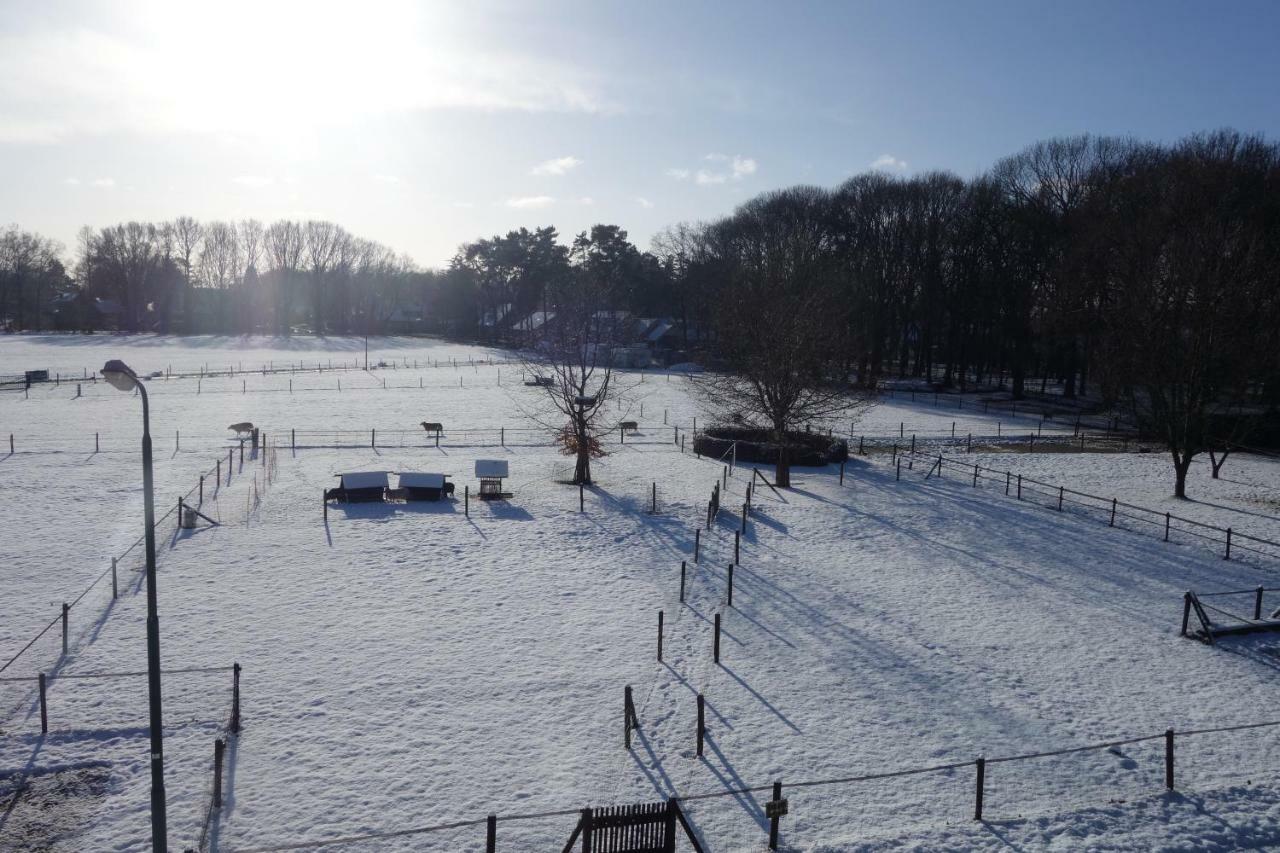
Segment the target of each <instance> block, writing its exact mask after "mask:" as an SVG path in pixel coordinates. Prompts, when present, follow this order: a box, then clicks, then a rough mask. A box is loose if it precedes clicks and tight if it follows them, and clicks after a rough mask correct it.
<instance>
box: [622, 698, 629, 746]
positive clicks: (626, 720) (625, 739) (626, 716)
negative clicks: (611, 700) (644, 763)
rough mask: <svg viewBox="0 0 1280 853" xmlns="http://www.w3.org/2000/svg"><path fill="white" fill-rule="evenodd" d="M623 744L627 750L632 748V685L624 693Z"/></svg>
mask: <svg viewBox="0 0 1280 853" xmlns="http://www.w3.org/2000/svg"><path fill="white" fill-rule="evenodd" d="M622 742H623V743H624V744H625V745H626V747H627V749H630V748H631V685H630V684H628V685H627V686H626V688H625V689H624V690H623V693H622Z"/></svg>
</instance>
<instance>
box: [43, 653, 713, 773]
mask: <svg viewBox="0 0 1280 853" xmlns="http://www.w3.org/2000/svg"><path fill="white" fill-rule="evenodd" d="M48 733H49V704H48V701H47V700H46V699H45V677H44V673H43V672H42V673H40V734H42V735H43V734H48ZM698 754H699V755H701V754H702V752H701V750H699V752H698Z"/></svg>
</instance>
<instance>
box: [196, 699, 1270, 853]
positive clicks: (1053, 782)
mask: <svg viewBox="0 0 1280 853" xmlns="http://www.w3.org/2000/svg"><path fill="white" fill-rule="evenodd" d="M1276 726H1280V720H1268V721H1263V722H1250V723H1241V724H1235V725H1224V726H1212V727H1204V728H1194V729H1185V730H1181V731H1175V730H1174V729H1172V728H1170V729H1166V730H1165V731H1163V732H1159V733H1154V734H1145V735H1138V736H1133V737H1115V738H1110V739H1108V740H1104V741H1098V742H1094V743H1088V744H1083V745H1077V746H1067V747H1063V748H1059V749H1051V750H1041V751H1036V752H1027V753H1017V754H1011V755H995V756H990V757H986V756H984V757H978V758H973V759H967V760H963V761H954V762H947V763H942V764H931V765H925V766H917V767H906V768H896V769H892V770H880V771H875V772H870V773H857V774H847V775H839V776H827V777H817V778H801V779H799V780H797V781H790V780H787V781H783V779H784V778H785V774H783V776H782V777H779V778H774V779H771V780H769V781H768V782H764V783H762V784H758V785H740V786H728V785H726V786H725V787H723V788H721V789H719V790H715V791H702V792H691V793H680V792H678V791H674V790H673V791H672V793H671V794H670V795H669V796H667V797H666V799H669V800H675V801H676V802H678V803H680V804H681V805H682V806H688V805H691V804H695V803H707V802H708V801H714V800H719V799H722V798H726V797H731V798H735V799H738V800H741V799H742V798H751V799H752V800H754V799H755V797H754V795H760V794H768V795H769V796H770V797H772V799H771V800H770V801H769V802H768V803H767V804H766V805H772V804H773V803H778V802H781V803H782V804H783V805H784V806H786V807H785V808H783V809H776V810H769V811H773V812H774V816H769V817H766V818H765V821H760V820H757V819H754V818H753V819H752V820H751V825H752V827H753V828H754V829H755V831H761V830H763V831H766V832H767V833H768V836H769V839H770V844H769V846H770V849H776V848H777V844H778V838H779V828H780V825H781V822H782V820H783V818H784V815H785V818H786V820H787V821H788V822H792V821H799V820H801V819H802V818H805V817H806V815H805V814H804V813H803V812H802V811H801V810H800V809H799V808H791V807H790V806H789V800H779V796H780V795H781V794H782V793H784V792H786V793H789V792H792V791H806V790H812V789H817V788H832V787H838V786H854V785H860V784H866V783H877V784H878V790H880V791H883V790H884V788H885V787H886V786H885V784H884V783H886V782H890V781H891V780H907V779H909V778H910V777H927V776H932V777H937V776H943V777H945V778H946V779H948V780H951V781H958V780H959V779H960V778H961V777H959V776H958V773H957V771H963V770H969V771H971V772H972V774H973V775H972V776H970V777H969V780H970V781H969V782H968V785H969V797H968V798H967V802H965V805H964V808H965V811H964V812H956V811H954V810H953V811H951V812H950V813H937V811H936V809H937V807H938V805H939V803H938V802H937V801H933V802H931V803H928V804H927V806H926V807H928V806H932V807H933V809H934V810H935V811H933V812H931V813H930V814H929V815H928V817H932V818H935V819H937V820H941V821H946V822H947V823H953V822H957V821H960V820H962V819H964V818H971V819H972V820H974V821H981V820H984V819H987V818H990V817H992V816H993V815H992V812H996V813H1000V814H1002V815H1010V816H1011V815H1013V814H1014V813H1017V814H1018V815H1023V814H1027V813H1031V812H1036V811H1049V810H1054V811H1062V810H1063V809H1064V806H1085V805H1090V804H1096V803H1098V802H1103V801H1106V802H1110V803H1115V802H1125V801H1127V799H1128V798H1130V797H1140V796H1150V795H1153V794H1157V793H1159V792H1161V791H1175V790H1206V789H1208V788H1211V787H1213V786H1216V785H1220V784H1224V783H1225V784H1229V783H1231V782H1232V781H1237V782H1238V781H1240V780H1241V779H1243V778H1245V777H1246V776H1248V775H1250V774H1254V775H1256V774H1258V773H1270V772H1272V771H1271V770H1270V769H1269V768H1270V766H1271V765H1273V764H1274V758H1275V754H1276V747H1277V745H1278V744H1277V743H1276V742H1275V740H1274V739H1272V740H1270V741H1268V742H1265V743H1263V744H1262V746H1264V747H1265V748H1259V744H1258V743H1257V742H1253V743H1250V744H1248V745H1247V746H1246V748H1245V749H1244V750H1243V752H1245V753H1246V754H1248V755H1250V756H1251V757H1252V759H1253V761H1252V762H1251V764H1249V765H1241V764H1239V763H1228V762H1223V761H1222V758H1223V757H1224V755H1223V753H1222V752H1221V748H1222V744H1223V742H1224V741H1223V740H1219V742H1218V743H1217V744H1214V745H1210V746H1209V747H1207V748H1202V749H1201V752H1200V754H1198V755H1197V754H1196V753H1195V752H1194V751H1192V750H1193V749H1194V748H1193V747H1192V746H1191V743H1189V742H1190V741H1191V739H1193V738H1200V739H1203V740H1205V741H1207V740H1209V738H1208V736H1211V735H1225V734H1228V733H1236V732H1255V733H1256V732H1259V731H1262V730H1266V729H1273V728H1275V727H1276ZM1140 744H1155V745H1157V746H1160V745H1162V746H1163V748H1162V749H1160V748H1157V749H1155V750H1151V751H1148V752H1143V753H1138V752H1136V751H1134V750H1130V754H1126V753H1124V752H1123V751H1122V750H1123V748H1125V747H1134V746H1137V745H1140ZM1228 749H1229V747H1228ZM1091 753H1092V754H1098V753H1110V756H1108V763H1109V764H1120V765H1121V766H1123V767H1124V773H1125V774H1126V776H1124V777H1118V778H1112V776H1113V774H1108V773H1105V772H1101V771H1100V770H1099V769H1098V768H1094V772H1093V775H1092V776H1091V777H1090V778H1081V775H1080V772H1079V770H1080V767H1079V766H1078V765H1074V764H1067V765H1065V766H1064V765H1060V766H1061V767H1062V768H1063V772H1062V773H1061V774H1059V776H1058V777H1057V778H1055V774H1054V773H1053V770H1052V769H1050V770H1048V771H1046V770H1044V769H1040V770H1036V769H1034V765H1037V764H1038V765H1040V766H1042V767H1043V766H1044V763H1045V762H1046V761H1048V760H1049V759H1055V758H1066V757H1070V756H1081V755H1084V754H1091ZM1133 755H1138V756H1139V758H1140V759H1141V761H1137V760H1135V759H1134V757H1133ZM1115 758H1120V759H1122V761H1121V762H1115V761H1112V759H1115ZM1144 762H1145V766H1144V764H1143V763H1144ZM1017 766H1021V767H1022V768H1023V769H1020V770H1018V771H1015V770H1014V769H1013V768H1015V767H1017ZM1005 767H1008V768H1010V769H1008V770H1006V769H1003V768H1005ZM1188 768H1190V770H1191V772H1187V769H1188ZM1020 774H1023V775H1020ZM1121 779H1125V781H1120V780H1121ZM1010 782H1013V783H1019V782H1021V783H1025V784H1026V785H1027V786H1028V787H1033V786H1034V785H1035V784H1036V783H1037V782H1046V783H1050V784H1048V785H1046V787H1045V790H1044V791H1043V792H1041V794H1042V795H1041V796H1038V797H1036V802H1033V803H1030V804H1028V803H1027V802H1025V801H1024V802H1019V799H1018V793H1019V789H1018V785H1017V784H1009V783H1010ZM1135 783H1136V784H1135ZM1086 789H1087V791H1086ZM1058 790H1069V791H1073V792H1074V795H1073V798H1072V799H1070V800H1067V801H1066V802H1064V800H1063V799H1062V798H1061V797H1058V796H1054V795H1053V794H1054V792H1055V791H1058ZM993 795H994V797H995V799H994V802H993ZM1082 795H1083V796H1082ZM957 799H961V798H957ZM838 802H839V803H841V804H849V803H856V802H858V801H857V800H855V799H853V798H850V797H843V798H841V799H840V800H839V801H838ZM810 805H811V808H812V813H811V814H809V815H807V817H808V818H809V820H808V821H805V823H804V826H805V828H806V829H808V830H809V831H811V832H815V833H821V832H830V831H831V830H832V829H834V828H841V829H843V828H846V827H849V826H858V827H862V828H864V829H865V830H866V831H867V832H868V833H870V832H874V831H875V830H876V828H877V827H876V825H875V821H873V820H868V817H869V814H868V813H871V812H874V811H875V806H874V805H873V804H870V803H867V804H864V805H863V807H862V808H860V809H858V810H857V811H851V810H850V809H849V808H848V807H847V805H844V806H843V807H834V806H832V805H831V803H830V801H829V800H827V801H814V802H812V803H811V804H810ZM947 805H950V806H951V807H952V808H953V809H954V808H956V807H957V804H956V799H951V800H950V802H948V803H947ZM891 808H892V807H891ZM581 811H582V809H581V807H578V808H564V809H555V810H550V811H540V812H528V813H525V812H518V813H510V814H492V815H488V816H485V817H479V818H472V819H464V820H453V821H447V822H442V823H436V824H430V825H423V826H411V827H396V828H390V827H389V828H387V829H383V830H378V831H371V832H364V833H358V834H349V835H341V836H334V837H330V838H317V839H312V840H306V841H297V840H290V841H281V842H277V843H271V844H264V845H254V846H245V847H227V846H223V847H222V848H221V849H222V850H223V851H225V853H271V851H284V850H312V849H321V848H325V847H333V846H339V845H349V844H356V843H360V842H371V841H387V840H390V839H394V838H406V837H410V836H420V835H429V834H433V833H441V832H447V831H453V830H460V829H478V828H479V827H482V826H483V827H486V833H485V849H486V850H488V851H494V850H496V849H498V846H499V841H500V840H501V841H502V842H503V846H504V847H505V848H506V849H528V845H527V843H526V842H525V841H524V840H523V839H508V838H506V837H503V838H501V839H500V838H499V836H498V835H497V833H496V832H494V831H492V828H493V827H496V825H498V824H503V823H514V822H518V821H533V820H543V819H546V818H552V817H567V816H571V815H572V816H576V815H578V814H580V813H581ZM778 812H782V813H778ZM766 814H768V811H767V812H766ZM909 817H910V820H911V825H912V827H913V828H914V827H917V826H918V825H919V822H920V820H921V818H922V815H921V814H920V813H918V812H915V811H913V812H911V814H910V815H909ZM822 818H825V819H826V821H825V823H824V822H823V820H822ZM883 819H885V820H892V816H891V815H890V814H888V813H887V811H886V812H885V813H884V818H883ZM716 823H718V824H719V828H721V829H722V830H727V829H729V826H728V824H726V823H725V822H723V821H708V822H706V825H705V826H704V828H703V830H702V831H701V832H700V833H699V834H700V835H703V834H705V833H706V832H707V831H708V830H709V828H710V826H711V825H712V824H716ZM761 823H765V825H764V826H763V827H762V826H761ZM800 825H801V824H799V823H797V824H796V826H797V827H799V826H800ZM570 828H571V827H569V826H568V825H566V827H565V829H566V837H568V830H569V829H570ZM477 836H478V833H477ZM703 840H704V842H705V841H706V839H705V838H704V839H703ZM807 840H809V841H815V840H819V839H814V838H810V839H807ZM478 842H479V838H478V837H477V838H476V839H475V841H474V842H473V843H477V844H478ZM453 843H455V844H456V843H460V840H455V841H454V842H453ZM708 846H712V845H708Z"/></svg>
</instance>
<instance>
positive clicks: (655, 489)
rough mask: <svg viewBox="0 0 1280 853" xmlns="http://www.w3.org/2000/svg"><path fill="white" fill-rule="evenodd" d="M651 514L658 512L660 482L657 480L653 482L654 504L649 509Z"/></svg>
mask: <svg viewBox="0 0 1280 853" xmlns="http://www.w3.org/2000/svg"><path fill="white" fill-rule="evenodd" d="M649 514H650V515H657V514H658V482H657V481H656V480H655V481H654V483H653V505H652V507H651V508H650V510H649Z"/></svg>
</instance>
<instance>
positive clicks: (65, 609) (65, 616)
mask: <svg viewBox="0 0 1280 853" xmlns="http://www.w3.org/2000/svg"><path fill="white" fill-rule="evenodd" d="M70 613H71V605H70V604H67V603H66V602H65V601H64V602H62V653H63V654H64V655H65V654H66V653H67V629H68V626H69V624H70V622H69V614H70Z"/></svg>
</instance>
